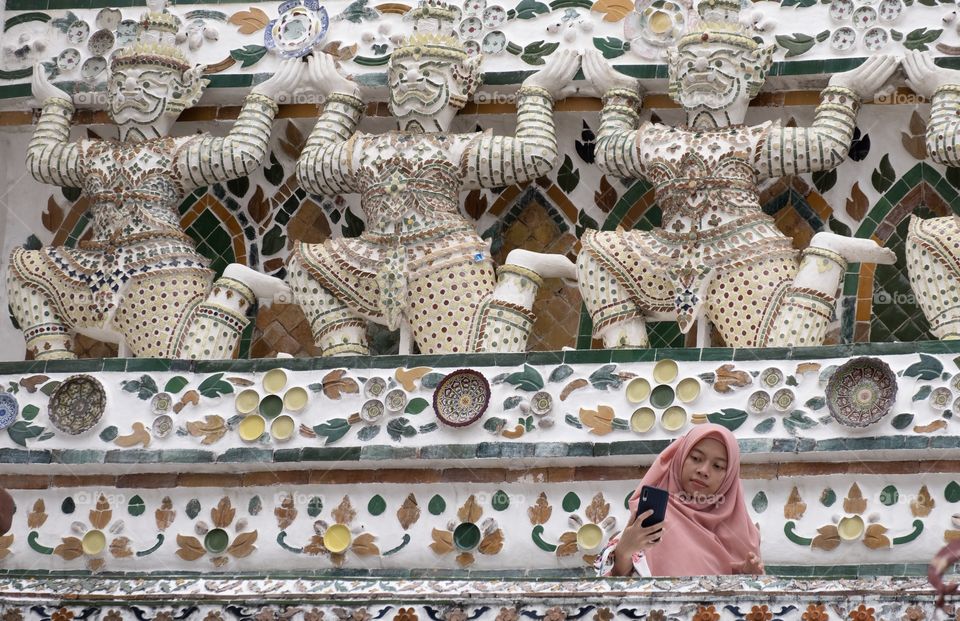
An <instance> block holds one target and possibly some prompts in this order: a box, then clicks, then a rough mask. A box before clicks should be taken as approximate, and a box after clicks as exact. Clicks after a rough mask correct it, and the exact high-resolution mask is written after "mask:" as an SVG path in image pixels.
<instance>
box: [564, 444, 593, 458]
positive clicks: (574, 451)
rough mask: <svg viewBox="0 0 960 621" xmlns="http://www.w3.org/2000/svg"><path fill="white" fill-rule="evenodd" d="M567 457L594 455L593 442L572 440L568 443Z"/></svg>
mask: <svg viewBox="0 0 960 621" xmlns="http://www.w3.org/2000/svg"><path fill="white" fill-rule="evenodd" d="M567 457H593V444H592V443H591V442H570V443H569V444H567Z"/></svg>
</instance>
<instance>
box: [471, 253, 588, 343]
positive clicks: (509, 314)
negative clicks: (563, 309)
mask: <svg viewBox="0 0 960 621" xmlns="http://www.w3.org/2000/svg"><path fill="white" fill-rule="evenodd" d="M497 274H498V277H499V278H498V279H497V284H496V287H495V288H494V290H493V293H492V294H491V295H490V297H488V298H487V299H486V300H484V301H483V302H482V303H481V305H480V307H479V309H478V311H477V312H478V314H479V317H478V320H477V324H478V325H479V328H480V331H479V333H478V335H477V342H476V343H475V344H472V345H471V346H470V347H471V348H472V349H473V350H475V351H486V352H523V351H526V349H527V341H528V339H529V338H530V331H531V330H532V329H533V323H534V321H535V320H536V317H535V316H534V313H533V303H534V302H535V301H536V299H537V292H538V291H539V290H540V287H541V286H543V279H544V278H564V279H567V280H573V279H575V278H576V276H577V268H576V266H575V265H574V264H573V262H572V261H570V259H568V258H567V257H565V256H563V255H559V254H543V253H539V252H531V251H529V250H523V249H517V250H512V251H510V254H509V255H507V259H506V261H505V262H504V265H503V266H502V267H500V269H499V270H497Z"/></svg>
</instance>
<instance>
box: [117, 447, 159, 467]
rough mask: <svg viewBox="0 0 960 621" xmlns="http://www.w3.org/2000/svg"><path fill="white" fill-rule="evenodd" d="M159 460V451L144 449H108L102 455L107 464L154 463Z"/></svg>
mask: <svg viewBox="0 0 960 621" xmlns="http://www.w3.org/2000/svg"><path fill="white" fill-rule="evenodd" d="M159 462H160V451H150V450H146V449H122V450H110V451H107V454H106V455H105V457H104V463H107V464H156V463H159Z"/></svg>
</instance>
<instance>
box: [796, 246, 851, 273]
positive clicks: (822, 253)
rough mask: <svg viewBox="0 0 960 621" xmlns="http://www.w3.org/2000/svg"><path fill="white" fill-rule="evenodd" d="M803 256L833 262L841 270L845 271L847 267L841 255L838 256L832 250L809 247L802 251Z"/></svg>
mask: <svg viewBox="0 0 960 621" xmlns="http://www.w3.org/2000/svg"><path fill="white" fill-rule="evenodd" d="M803 255H804V257H809V256H814V257H822V258H824V259H827V260H829V261H833V262H834V263H836V264H837V265H839V266H840V267H841V268H842V269H846V267H847V260H846V259H844V258H843V256H842V255H840V254H839V253H837V252H834V251H833V250H827V249H826V248H818V247H816V246H810V247H808V248H807V249H806V250H804V251H803Z"/></svg>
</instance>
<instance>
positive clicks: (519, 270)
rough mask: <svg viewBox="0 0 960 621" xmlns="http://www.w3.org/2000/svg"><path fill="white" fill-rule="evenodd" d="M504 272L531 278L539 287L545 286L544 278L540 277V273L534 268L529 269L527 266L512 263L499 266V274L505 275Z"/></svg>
mask: <svg viewBox="0 0 960 621" xmlns="http://www.w3.org/2000/svg"><path fill="white" fill-rule="evenodd" d="M504 274H514V275H516V276H520V277H522V278H526V279H529V280H530V281H532V282H533V283H534V284H535V285H536V286H537V287H542V286H543V278H541V277H540V274H537V273H536V272H534V271H533V270H530V269H527V268H525V267H521V266H519V265H513V264H510V263H508V264H506V265H501V266H500V267H498V268H497V275H498V276H503V275H504Z"/></svg>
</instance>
